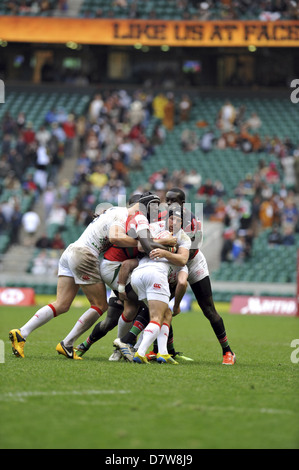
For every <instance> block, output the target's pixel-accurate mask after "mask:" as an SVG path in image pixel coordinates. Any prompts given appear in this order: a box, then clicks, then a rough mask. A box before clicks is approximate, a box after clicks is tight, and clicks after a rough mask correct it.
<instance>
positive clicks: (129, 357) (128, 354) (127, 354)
mask: <svg viewBox="0 0 299 470" xmlns="http://www.w3.org/2000/svg"><path fill="white" fill-rule="evenodd" d="M113 346H114V347H116V348H117V349H118V350H119V351H120V352H121V355H122V356H123V358H124V359H125V360H126V361H129V362H133V358H134V350H133V347H132V346H131V345H130V344H127V343H123V342H122V341H121V340H120V338H116V339H115V340H114V341H113Z"/></svg>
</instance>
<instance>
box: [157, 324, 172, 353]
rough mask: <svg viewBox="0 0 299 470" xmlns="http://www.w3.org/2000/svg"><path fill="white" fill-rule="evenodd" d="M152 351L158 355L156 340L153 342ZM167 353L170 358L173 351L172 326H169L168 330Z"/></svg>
mask: <svg viewBox="0 0 299 470" xmlns="http://www.w3.org/2000/svg"><path fill="white" fill-rule="evenodd" d="M153 351H154V353H155V354H157V353H158V343H157V340H156V341H154V345H153ZM167 351H168V354H171V355H172V356H174V354H175V349H174V342H173V328H172V325H170V329H169V335H168V341H167Z"/></svg>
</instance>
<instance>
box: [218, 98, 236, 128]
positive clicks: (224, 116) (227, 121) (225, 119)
mask: <svg viewBox="0 0 299 470" xmlns="http://www.w3.org/2000/svg"><path fill="white" fill-rule="evenodd" d="M236 115H237V112H236V108H235V107H234V106H233V105H232V103H231V102H230V101H229V100H226V101H225V103H224V105H223V106H222V107H221V109H220V111H219V115H218V119H217V125H218V127H219V129H221V131H222V132H229V131H231V130H232V129H233V126H234V122H235V119H236Z"/></svg>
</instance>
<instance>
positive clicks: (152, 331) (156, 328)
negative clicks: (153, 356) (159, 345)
mask: <svg viewBox="0 0 299 470" xmlns="http://www.w3.org/2000/svg"><path fill="white" fill-rule="evenodd" d="M160 330H161V327H160V324H159V323H157V322H155V321H150V322H149V324H148V325H147V327H146V328H145V329H144V330H143V339H142V341H141V344H140V346H139V348H138V354H140V356H145V354H146V351H147V350H148V348H149V347H150V345H151V344H152V343H153V342H154V341H155V339H156V338H157V337H158V334H159V333H160Z"/></svg>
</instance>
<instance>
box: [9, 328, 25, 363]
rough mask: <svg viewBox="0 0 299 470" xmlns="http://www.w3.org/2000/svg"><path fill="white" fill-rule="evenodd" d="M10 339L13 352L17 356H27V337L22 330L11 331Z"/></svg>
mask: <svg viewBox="0 0 299 470" xmlns="http://www.w3.org/2000/svg"><path fill="white" fill-rule="evenodd" d="M9 339H10V341H11V346H12V352H13V353H14V355H15V356H16V357H25V355H24V345H25V342H26V340H25V338H23V336H22V335H21V332H20V330H18V329H14V330H11V331H10V332H9Z"/></svg>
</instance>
